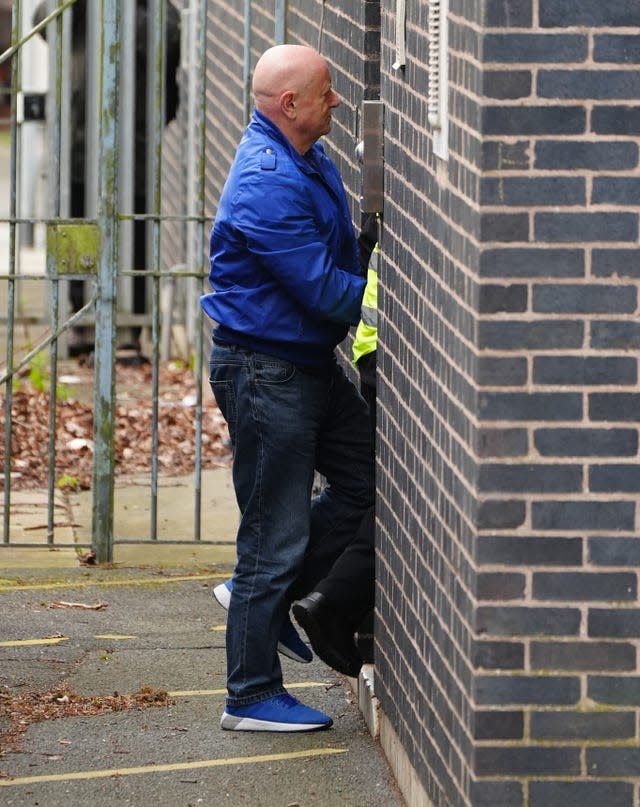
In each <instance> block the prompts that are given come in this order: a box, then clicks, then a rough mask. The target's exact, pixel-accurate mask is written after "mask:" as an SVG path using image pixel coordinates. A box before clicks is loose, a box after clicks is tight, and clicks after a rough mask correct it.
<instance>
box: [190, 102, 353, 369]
mask: <svg viewBox="0 0 640 807" xmlns="http://www.w3.org/2000/svg"><path fill="white" fill-rule="evenodd" d="M209 254H210V265H211V269H210V273H209V282H210V284H211V287H212V289H213V292H212V293H210V294H205V295H204V296H203V297H202V298H201V303H202V307H203V309H204V311H205V313H206V314H207V315H208V316H209V317H210V318H211V319H212V320H214V322H215V323H217V327H216V328H215V330H214V333H213V337H214V339H215V340H216V341H219V342H223V343H234V344H237V345H240V346H242V347H246V348H249V349H251V350H255V351H257V352H261V353H268V354H270V355H273V356H278V357H280V358H284V359H288V360H290V361H292V362H294V363H295V364H297V365H301V366H303V367H309V368H320V367H322V366H324V365H327V364H329V363H331V362H332V361H334V355H333V351H334V348H335V347H336V345H337V344H338V343H339V342H341V341H342V340H343V339H344V337H345V336H346V334H347V331H348V329H349V326H350V325H355V324H357V323H358V320H359V318H360V304H361V301H362V295H363V292H364V287H365V278H364V277H362V276H361V274H360V272H361V270H360V264H359V253H358V245H357V241H356V238H355V233H354V230H353V224H352V223H351V215H350V212H349V207H348V204H347V198H346V194H345V191H344V187H343V185H342V180H341V178H340V175H339V173H338V170H337V168H336V167H335V165H334V164H333V163H332V161H331V160H330V159H329V158H328V157H327V155H326V154H325V152H324V149H323V147H322V146H321V145H320V144H318V143H316V144H315V145H314V146H312V148H311V149H310V150H309V151H308V152H307V153H306V154H305V155H304V157H303V156H301V155H300V154H298V152H297V151H296V150H295V149H294V148H293V146H291V144H290V143H289V141H288V140H287V139H286V138H285V137H284V135H283V134H282V132H281V131H280V130H279V129H278V128H277V127H276V126H275V125H274V124H273V123H271V121H270V120H269V119H268V118H266V117H265V116H264V115H262V114H261V113H260V112H258V111H257V110H255V111H254V113H253V117H252V119H251V122H250V123H249V126H248V127H247V128H246V130H245V132H244V136H243V138H242V140H241V142H240V145H239V146H238V151H237V153H236V158H235V160H234V163H233V165H232V167H231V171H230V173H229V176H228V178H227V181H226V183H225V186H224V189H223V191H222V196H221V198H220V203H219V206H218V212H217V216H216V219H215V222H214V224H213V228H212V231H211V241H210V253H209Z"/></svg>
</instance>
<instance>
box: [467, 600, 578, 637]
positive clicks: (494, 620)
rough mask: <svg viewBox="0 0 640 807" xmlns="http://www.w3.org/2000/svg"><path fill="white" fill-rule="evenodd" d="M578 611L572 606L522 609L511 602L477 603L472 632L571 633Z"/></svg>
mask: <svg viewBox="0 0 640 807" xmlns="http://www.w3.org/2000/svg"><path fill="white" fill-rule="evenodd" d="M579 630H580V611H578V610H577V609H575V608H524V607H517V606H512V605H503V606H489V605H485V606H481V607H480V608H478V609H477V612H476V631H477V632H478V633H479V634H482V633H486V634H489V635H492V636H575V635H577V633H578V631H579Z"/></svg>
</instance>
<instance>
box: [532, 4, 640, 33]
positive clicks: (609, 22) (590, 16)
mask: <svg viewBox="0 0 640 807" xmlns="http://www.w3.org/2000/svg"><path fill="white" fill-rule="evenodd" d="M540 25H541V26H542V27H543V28H563V27H569V26H570V27H573V26H574V25H586V26H589V27H597V26H600V27H605V28H610V27H615V26H624V27H627V26H635V25H640V6H637V5H635V4H633V3H629V0H607V2H603V0H540Z"/></svg>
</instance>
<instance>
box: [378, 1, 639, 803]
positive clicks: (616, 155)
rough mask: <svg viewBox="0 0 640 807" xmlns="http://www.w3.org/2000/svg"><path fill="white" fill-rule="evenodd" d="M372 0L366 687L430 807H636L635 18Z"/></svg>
mask: <svg viewBox="0 0 640 807" xmlns="http://www.w3.org/2000/svg"><path fill="white" fill-rule="evenodd" d="M423 5H426V4H419V6H420V7H419V8H416V5H415V4H407V6H408V8H407V14H408V16H407V66H406V69H405V70H404V71H402V72H398V71H394V70H393V69H391V68H390V65H391V64H392V63H393V61H394V42H395V24H396V20H395V6H396V4H395V3H390V2H383V12H382V21H383V22H382V40H383V46H382V98H383V100H384V102H385V114H386V141H385V163H386V173H385V180H386V197H385V233H384V239H383V250H382V252H383V262H382V270H381V277H382V284H383V290H382V293H381V298H382V301H381V309H382V325H381V353H382V356H381V392H380V399H381V400H380V407H381V414H380V423H379V426H380V451H379V454H380V463H381V466H382V473H381V474H380V475H379V479H380V491H379V500H380V539H381V547H380V550H381V551H380V564H379V575H378V577H379V598H380V604H379V605H380V607H379V621H378V644H377V650H378V656H377V663H376V676H377V677H376V692H377V694H378V695H379V696H380V697H381V700H382V705H383V709H384V712H385V714H386V715H387V717H388V718H389V720H390V722H391V724H392V725H393V728H394V730H395V731H396V732H397V734H398V736H399V738H400V741H401V743H402V745H403V746H404V748H405V749H406V750H407V752H408V754H409V757H410V759H411V762H412V764H413V766H414V768H415V769H416V770H417V771H418V774H419V776H420V779H421V781H422V784H423V785H424V786H425V788H426V790H427V793H428V795H429V797H430V798H431V800H432V801H433V803H434V804H436V805H441V804H442V805H444V804H469V805H473V807H478V806H479V805H482V806H483V807H484V806H485V805H486V806H487V807H489V805H491V807H498V805H503V806H504V807H519V806H520V805H525V804H526V805H528V807H543V805H544V807H549V805H559V804H564V805H567V804H571V805H574V804H576V805H577V804H582V805H585V804H586V805H602V804H607V805H611V804H616V805H625V807H626V805H629V807H631V805H634V804H637V798H638V794H637V793H636V788H637V774H638V764H639V760H640V750H639V748H638V729H637V724H638V720H637V718H638V710H637V708H636V706H637V704H638V697H637V696H638V693H639V692H640V679H639V678H638V676H637V674H636V670H637V658H636V653H637V639H638V636H639V635H640V632H639V629H638V625H639V624H640V621H639V617H638V614H639V613H640V612H639V611H638V599H637V597H638V592H637V558H638V551H637V550H636V548H635V547H636V544H637V543H638V538H637V523H636V520H637V501H638V491H639V490H640V486H639V484H638V480H639V479H640V475H639V474H638V471H637V457H638V427H637V422H638V401H639V400H640V399H639V398H638V395H637V381H638V375H637V372H638V368H637V359H638V356H637V347H638V344H639V343H638V333H639V331H638V326H637V321H636V320H637V306H638V299H637V294H638V276H639V274H640V249H639V247H638V202H639V201H640V171H639V163H638V146H639V144H640V102H639V98H640V67H639V65H640V50H639V48H638V44H637V36H636V35H637V30H636V26H637V24H638V19H639V17H640V7H636V6H635V4H630V3H627V2H609V3H602V2H600V0H598V1H597V2H596V1H595V0H593V1H592V2H589V0H575V2H573V1H570V2H567V1H566V0H537V2H534V1H533V0H486V2H485V3H472V2H462V0H451V2H450V35H449V42H450V56H449V58H450V63H449V64H450V74H451V84H450V95H449V98H450V107H451V122H450V125H451V131H450V147H451V155H450V158H449V161H448V163H447V164H446V165H443V164H439V162H438V160H436V159H435V158H434V156H433V153H432V150H431V138H430V133H429V131H428V129H427V128H426V125H425V119H426V116H425V114H424V92H425V85H426V82H425V76H424V71H425V54H426V52H427V49H428V45H427V42H426V39H425V21H424V8H423Z"/></svg>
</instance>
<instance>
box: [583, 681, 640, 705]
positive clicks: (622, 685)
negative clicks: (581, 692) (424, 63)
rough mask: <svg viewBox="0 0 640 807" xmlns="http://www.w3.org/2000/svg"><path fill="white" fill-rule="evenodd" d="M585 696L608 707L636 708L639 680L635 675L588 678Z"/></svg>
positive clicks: (639, 691)
mask: <svg viewBox="0 0 640 807" xmlns="http://www.w3.org/2000/svg"><path fill="white" fill-rule="evenodd" d="M587 696H588V697H589V698H591V699H592V700H594V701H595V702H596V703H606V704H608V705H609V706H637V705H638V703H639V702H640V678H638V676H637V675H633V676H628V675H623V676H620V675H593V676H589V678H588V684H587Z"/></svg>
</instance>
